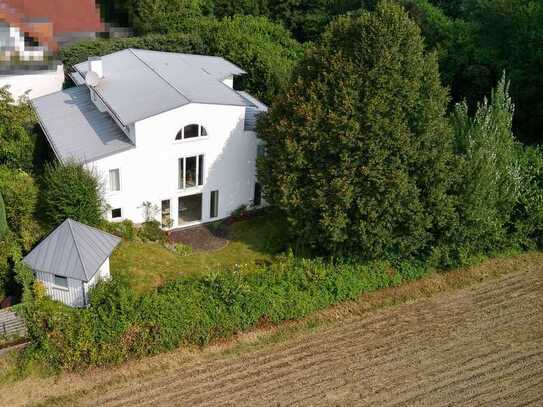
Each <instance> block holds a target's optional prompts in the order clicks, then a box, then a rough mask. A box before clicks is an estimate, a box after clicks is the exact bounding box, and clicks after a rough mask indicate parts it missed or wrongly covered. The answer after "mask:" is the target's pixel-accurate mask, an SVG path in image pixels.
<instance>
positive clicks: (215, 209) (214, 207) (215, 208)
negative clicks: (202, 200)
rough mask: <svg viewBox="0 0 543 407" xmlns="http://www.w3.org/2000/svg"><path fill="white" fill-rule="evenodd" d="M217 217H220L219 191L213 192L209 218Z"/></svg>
mask: <svg viewBox="0 0 543 407" xmlns="http://www.w3.org/2000/svg"><path fill="white" fill-rule="evenodd" d="M217 216H219V191H211V202H210V208H209V217H210V218H216V217H217Z"/></svg>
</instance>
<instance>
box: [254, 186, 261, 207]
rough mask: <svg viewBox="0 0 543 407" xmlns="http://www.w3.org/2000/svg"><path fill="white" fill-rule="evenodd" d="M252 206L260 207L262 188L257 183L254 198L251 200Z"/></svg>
mask: <svg viewBox="0 0 543 407" xmlns="http://www.w3.org/2000/svg"><path fill="white" fill-rule="evenodd" d="M253 205H254V206H260V205H262V187H261V186H260V184H259V183H258V182H257V183H256V184H255V196H254V198H253Z"/></svg>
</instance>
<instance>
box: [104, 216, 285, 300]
mask: <svg viewBox="0 0 543 407" xmlns="http://www.w3.org/2000/svg"><path fill="white" fill-rule="evenodd" d="M230 228H231V229H230V239H231V241H230V242H229V243H228V245H227V246H226V247H224V248H222V249H219V250H217V251H213V252H194V253H192V254H189V255H188V256H184V257H182V256H179V255H177V254H175V253H174V252H172V251H170V250H168V249H166V248H164V247H163V246H162V245H161V244H159V243H143V242H140V241H133V242H127V241H123V243H121V245H120V246H119V247H118V248H117V249H116V250H115V252H114V253H113V255H112V256H111V273H112V274H113V275H114V276H118V277H122V278H126V279H127V280H128V281H129V282H130V284H131V285H132V287H133V288H134V289H135V290H136V291H137V292H143V291H145V290H148V289H152V288H154V287H158V286H160V285H162V284H164V283H165V282H166V281H168V280H172V279H175V277H176V276H179V275H181V274H190V273H203V272H206V271H209V270H216V269H217V268H220V267H221V266H232V265H234V264H246V263H248V264H253V263H255V262H264V261H270V260H271V259H272V258H273V256H274V255H275V254H277V253H278V252H279V251H280V250H281V242H282V241H283V239H282V237H283V233H284V223H283V222H282V221H281V219H278V218H277V216H273V215H261V216H257V217H256V218H254V219H250V220H245V221H240V222H237V223H234V224H233V225H231V226H230Z"/></svg>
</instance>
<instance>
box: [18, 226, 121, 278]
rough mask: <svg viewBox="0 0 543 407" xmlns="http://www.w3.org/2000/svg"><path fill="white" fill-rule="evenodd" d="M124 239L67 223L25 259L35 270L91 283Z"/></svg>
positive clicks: (91, 228) (88, 227) (52, 233)
mask: <svg viewBox="0 0 543 407" xmlns="http://www.w3.org/2000/svg"><path fill="white" fill-rule="evenodd" d="M120 241H121V239H120V238H118V237H116V236H113V235H110V234H109V233H105V232H102V231H101V230H98V229H95V228H93V227H90V226H87V225H84V224H82V223H79V222H76V221H74V220H71V219H66V220H65V221H64V222H63V223H62V224H61V225H60V226H59V227H57V228H56V229H55V230H54V231H53V232H51V234H49V235H48V236H47V237H46V238H45V239H43V240H42V241H41V242H40V244H38V245H37V246H36V247H35V248H34V250H32V251H31V252H30V253H29V254H28V255H27V256H26V257H25V258H24V259H23V261H24V263H25V264H26V265H27V266H29V267H30V268H31V269H33V270H36V271H41V272H45V273H51V274H57V275H59V276H64V277H70V278H74V279H77V280H81V281H85V282H88V281H90V280H91V279H92V277H93V276H94V275H95V274H96V272H97V271H98V269H99V268H100V266H101V265H102V264H103V263H104V261H105V260H106V259H107V258H108V257H109V256H110V255H111V253H112V252H113V249H115V247H116V246H117V245H118V244H119V242H120Z"/></svg>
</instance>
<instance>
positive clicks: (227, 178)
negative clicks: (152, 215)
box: [87, 104, 257, 228]
mask: <svg viewBox="0 0 543 407" xmlns="http://www.w3.org/2000/svg"><path fill="white" fill-rule="evenodd" d="M244 117H245V108H244V107H241V106H222V105H204V104H190V105H187V106H183V107H181V108H178V109H174V110H172V111H169V112H166V113H162V114H160V115H157V116H153V117H151V118H148V119H145V120H143V121H140V122H137V123H136V124H135V129H134V133H135V140H136V148H134V149H131V150H128V151H124V152H121V153H118V154H115V155H112V156H108V157H105V158H102V159H99V160H97V161H94V162H92V163H89V164H87V166H88V167H89V168H90V169H91V170H93V171H94V172H95V173H96V174H97V175H98V176H99V177H100V178H101V179H102V182H103V184H104V186H105V199H106V202H107V203H108V205H109V206H110V208H111V209H113V208H121V209H122V219H130V220H132V221H133V222H135V223H142V222H144V221H145V219H144V212H143V209H142V208H141V205H142V203H143V202H146V201H150V202H152V203H153V204H155V205H157V207H158V208H159V209H160V207H161V201H162V200H166V199H170V212H171V216H172V219H173V221H174V223H173V226H172V227H173V228H175V227H179V226H180V225H179V224H178V219H177V212H178V197H180V196H186V195H193V194H197V193H202V194H203V201H202V221H201V222H195V223H202V222H209V221H213V220H217V219H221V218H225V217H228V216H230V214H231V212H232V211H233V210H234V209H237V208H238V207H239V206H240V205H242V204H249V203H250V202H251V201H252V199H253V195H254V184H255V179H256V177H255V172H256V171H255V162H256V151H257V147H256V146H257V138H256V134H255V133H254V132H247V131H245V130H244V128H243V126H244ZM193 123H196V124H200V125H202V126H204V127H205V128H206V130H207V133H208V136H207V137H198V138H194V139H190V140H183V141H175V136H176V135H177V133H178V132H179V130H181V129H182V128H183V127H184V126H185V125H188V124H193ZM199 154H204V155H205V157H204V167H205V172H204V185H203V186H198V187H193V188H189V189H185V190H180V189H178V177H179V173H178V159H179V158H182V157H188V156H195V155H199ZM116 168H119V170H120V178H121V191H120V192H109V191H108V189H109V179H108V178H109V170H110V169H116ZM213 190H219V216H218V217H216V218H210V216H209V215H210V193H211V191H213ZM110 216H111V212H108V218H109V219H110ZM156 219H157V220H159V221H160V219H161V214H160V211H159V213H158V214H157V216H156ZM183 226H187V225H183Z"/></svg>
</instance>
